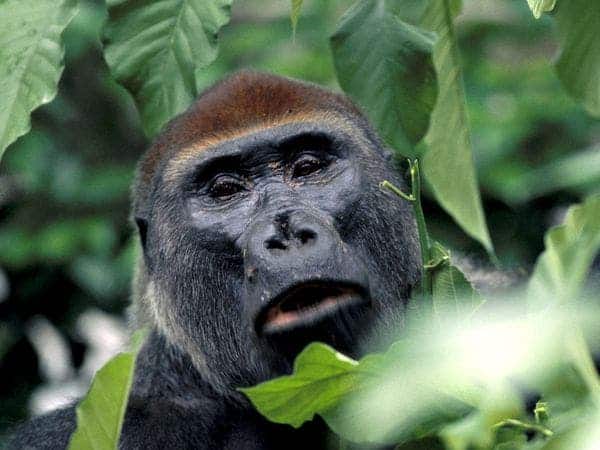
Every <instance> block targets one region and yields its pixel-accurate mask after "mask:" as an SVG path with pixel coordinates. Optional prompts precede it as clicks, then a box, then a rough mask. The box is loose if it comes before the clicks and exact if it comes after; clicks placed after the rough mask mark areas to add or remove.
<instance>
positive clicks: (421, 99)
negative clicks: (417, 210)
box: [331, 0, 437, 156]
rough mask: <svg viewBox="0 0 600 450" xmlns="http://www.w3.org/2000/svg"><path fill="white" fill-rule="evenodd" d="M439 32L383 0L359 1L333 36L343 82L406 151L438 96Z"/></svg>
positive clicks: (424, 125)
mask: <svg viewBox="0 0 600 450" xmlns="http://www.w3.org/2000/svg"><path fill="white" fill-rule="evenodd" d="M433 44H434V36H433V35H432V34H431V33H428V32H426V31H425V30H422V29H420V28H418V27H415V26H412V25H410V24H408V23H405V22H403V21H401V20H400V19H398V18H397V17H396V16H395V15H394V14H393V11H392V10H391V9H390V8H389V7H388V2H385V1H384V0H366V1H359V2H357V3H356V4H355V5H354V6H353V7H352V8H350V10H348V11H347V12H346V14H345V15H344V16H343V17H342V19H341V22H340V25H339V26H338V29H337V31H336V32H335V34H334V35H333V36H332V38H331V48H332V51H333V56H334V62H335V68H336V72H337V76H338V80H339V82H340V85H341V87H342V88H343V89H344V90H345V91H346V92H347V93H349V94H350V95H351V96H352V97H354V98H355V99H356V100H357V101H358V103H359V104H361V105H362V106H363V108H364V109H365V112H366V113H367V115H368V116H369V117H370V119H371V120H372V121H373V123H374V124H375V126H376V127H377V128H378V129H379V131H380V133H381V135H382V136H383V138H384V139H385V140H386V141H387V143H388V144H390V145H391V146H392V147H394V148H395V149H396V150H398V151H399V152H400V153H401V154H404V155H407V156H410V155H413V154H414V150H413V149H414V146H415V144H416V143H417V142H419V141H420V140H421V139H422V138H423V136H424V135H425V133H426V132H427V129H428V128H429V117H430V115H431V111H432V110H433V106H434V104H435V100H436V97H437V84H436V76H435V69H434V67H433V60H432V52H433Z"/></svg>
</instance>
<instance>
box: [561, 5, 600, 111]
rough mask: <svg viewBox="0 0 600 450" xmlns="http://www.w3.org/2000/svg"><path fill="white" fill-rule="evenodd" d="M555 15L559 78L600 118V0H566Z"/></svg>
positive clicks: (571, 92) (576, 97) (566, 87)
mask: <svg viewBox="0 0 600 450" xmlns="http://www.w3.org/2000/svg"><path fill="white" fill-rule="evenodd" d="M555 18H556V22H557V24H558V32H559V35H560V45H561V53H560V56H559V58H558V60H557V62H556V72H557V73H558V77H559V78H560V80H561V81H562V83H563V85H564V87H565V89H566V90H567V91H568V92H569V93H570V94H571V95H572V96H573V97H574V98H575V99H577V100H578V101H580V102H581V103H582V104H583V106H584V107H585V109H586V110H587V111H588V112H589V113H590V114H592V115H593V116H595V117H600V40H599V39H598V30H600V2H597V1H589V0H570V1H564V0H563V1H561V2H559V3H558V5H557V7H556V15H555Z"/></svg>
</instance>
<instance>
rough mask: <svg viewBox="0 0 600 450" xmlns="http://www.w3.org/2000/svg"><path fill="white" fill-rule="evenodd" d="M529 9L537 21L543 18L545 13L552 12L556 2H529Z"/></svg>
mask: <svg viewBox="0 0 600 450" xmlns="http://www.w3.org/2000/svg"><path fill="white" fill-rule="evenodd" d="M527 4H528V5H529V9H531V12H532V13H533V16H534V17H535V18H536V19H539V18H540V17H542V14H543V13H545V12H549V11H552V10H553V9H554V6H555V5H556V0H527Z"/></svg>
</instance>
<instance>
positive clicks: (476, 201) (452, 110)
mask: <svg viewBox="0 0 600 450" xmlns="http://www.w3.org/2000/svg"><path fill="white" fill-rule="evenodd" d="M453 17H454V15H453V11H452V8H451V5H450V2H449V1H448V0H430V3H429V7H428V9H427V11H426V12H425V15H424V17H423V20H422V25H423V26H424V27H425V28H426V29H429V30H431V31H434V32H436V33H437V35H438V40H437V42H436V44H435V48H434V52H433V61H434V64H435V68H436V71H437V74H438V83H439V95H438V100H437V103H436V105H435V109H434V110H433V113H432V115H431V125H430V127H429V131H428V132H427V135H426V136H425V138H424V143H425V145H426V149H425V154H424V156H423V172H424V175H425V180H426V181H427V183H428V185H429V186H431V189H432V191H433V194H434V195H435V198H436V199H437V201H438V202H439V204H440V205H441V206H442V207H443V208H444V209H445V210H446V211H447V212H448V213H449V214H450V215H451V216H452V217H453V218H454V220H456V222H457V223H458V224H459V225H460V226H461V227H462V228H463V230H465V231H466V232H467V233H468V234H469V235H470V236H471V237H473V238H475V239H476V240H478V241H479V242H480V243H481V244H482V245H483V246H484V247H485V248H486V250H487V251H488V252H490V253H492V252H493V246H492V241H491V239H490V235H489V232H488V229H487V225H486V221H485V217H484V215H483V208H482V206H481V197H480V194H479V188H478V187H477V178H476V175H475V167H474V165H473V155H472V150H471V136H470V131H469V121H468V117H467V109H466V100H465V92H464V87H463V80H462V71H461V65H460V55H459V51H458V46H457V42H456V36H455V34H454V25H453V23H452V20H453Z"/></svg>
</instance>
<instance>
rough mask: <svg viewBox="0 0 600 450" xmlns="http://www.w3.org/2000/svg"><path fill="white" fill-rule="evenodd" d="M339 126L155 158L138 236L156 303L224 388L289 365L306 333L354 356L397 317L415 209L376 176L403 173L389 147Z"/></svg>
mask: <svg viewBox="0 0 600 450" xmlns="http://www.w3.org/2000/svg"><path fill="white" fill-rule="evenodd" d="M346 125H354V126H355V124H351V123H348V124H346ZM347 130H358V129H356V128H354V127H353V126H344V127H340V126H336V125H334V124H323V123H318V124H317V123H291V124H287V125H283V126H279V127H274V128H272V129H265V130H262V131H258V132H255V133H251V134H247V135H243V136H241V137H238V138H234V139H231V140H226V141H224V142H221V143H219V144H217V145H214V146H213V147H211V148H209V149H207V150H205V151H202V152H200V153H195V152H193V151H191V152H180V154H179V156H177V157H175V158H173V159H171V160H170V162H169V163H168V164H167V165H166V166H165V168H164V171H163V173H162V181H161V183H160V184H159V186H160V190H159V191H158V192H157V198H158V200H157V201H156V202H155V204H154V208H153V210H152V214H151V216H150V221H149V229H148V238H147V241H148V243H149V244H148V245H147V248H146V251H147V252H148V253H149V257H150V259H151V260H152V261H153V262H152V267H153V270H152V273H153V278H154V280H155V289H156V291H157V293H158V294H157V295H156V299H155V301H156V302H157V305H156V308H155V309H156V310H157V313H158V315H159V316H160V317H161V319H159V320H160V321H161V322H162V324H163V327H164V328H165V330H166V332H167V335H168V336H170V337H171V338H172V339H173V340H175V341H176V342H177V343H178V344H179V345H181V346H182V347H183V348H184V349H185V350H186V351H187V352H188V353H189V354H190V355H191V356H192V359H193V360H194V362H195V364H196V366H197V367H198V368H199V369H200V370H201V371H202V372H203V375H205V376H206V377H208V378H209V379H210V380H211V381H212V383H213V384H214V385H216V386H218V387H220V388H221V389H222V390H224V391H227V390H230V389H232V388H233V387H239V386H241V385H249V384H253V383H256V382H259V381H262V380H264V379H267V378H271V377H273V376H275V375H280V374H282V373H285V372H288V371H289V370H290V367H291V363H292V362H293V359H294V357H295V356H296V354H297V353H298V352H299V351H300V350H301V349H302V348H303V347H304V346H305V345H306V344H308V343H309V342H311V341H321V342H325V343H328V344H330V345H333V346H334V347H336V348H337V349H338V350H340V351H343V352H346V353H349V354H351V355H354V356H358V355H359V354H360V351H361V349H362V346H363V344H364V342H365V341H366V337H367V336H368V335H369V334H371V333H372V332H373V331H374V329H375V328H379V331H381V329H385V328H386V326H387V325H391V324H397V323H398V320H399V317H401V312H402V308H403V300H405V299H406V297H407V295H408V293H409V290H410V287H411V286H412V285H413V284H414V283H415V281H416V277H417V272H418V264H419V261H418V256H417V255H418V250H417V247H416V245H417V243H416V237H415V226H414V221H413V219H412V216H411V214H410V211H409V206H408V204H406V203H405V202H403V201H399V200H398V199H396V198H393V197H391V196H389V195H387V194H384V193H382V192H381V191H380V190H379V188H378V183H379V182H380V181H381V180H383V179H390V180H393V181H394V182H395V183H397V184H399V185H402V180H400V179H399V178H398V176H397V175H396V174H395V171H394V168H393V167H392V165H391V163H390V162H389V158H387V157H386V154H385V152H384V151H383V150H382V149H381V148H380V147H379V144H378V143H377V142H373V141H372V140H370V139H368V137H367V135H366V134H364V133H362V132H360V131H359V132H357V131H353V132H348V131H347Z"/></svg>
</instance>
